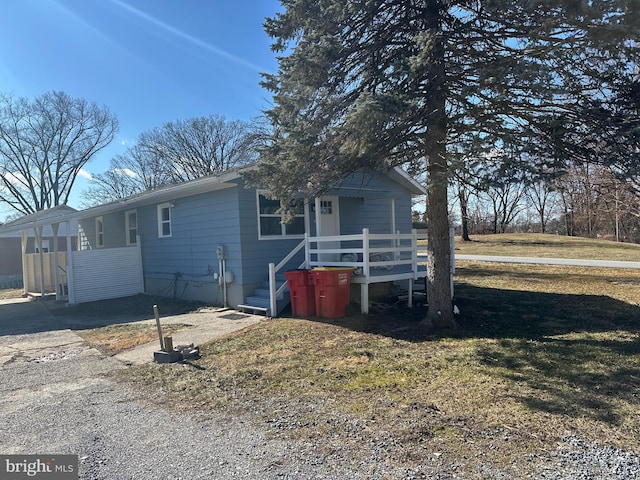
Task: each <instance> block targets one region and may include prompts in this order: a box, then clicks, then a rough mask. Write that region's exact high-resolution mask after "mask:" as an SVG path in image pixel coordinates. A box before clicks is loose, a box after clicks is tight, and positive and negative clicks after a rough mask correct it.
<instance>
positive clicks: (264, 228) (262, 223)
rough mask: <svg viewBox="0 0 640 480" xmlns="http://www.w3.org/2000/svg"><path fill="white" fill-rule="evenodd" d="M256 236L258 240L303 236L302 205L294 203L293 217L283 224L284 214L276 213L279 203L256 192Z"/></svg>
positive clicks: (301, 203)
mask: <svg viewBox="0 0 640 480" xmlns="http://www.w3.org/2000/svg"><path fill="white" fill-rule="evenodd" d="M257 195H258V236H259V238H273V237H289V236H303V235H304V233H305V228H304V225H305V217H304V203H303V202H302V201H297V202H295V203H294V205H293V207H294V217H293V220H292V221H291V222H290V223H284V214H283V213H280V212H278V210H279V209H280V202H279V201H278V200H272V199H270V198H268V197H266V196H265V195H263V194H262V193H260V192H258V194H257Z"/></svg>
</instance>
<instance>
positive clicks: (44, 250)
mask: <svg viewBox="0 0 640 480" xmlns="http://www.w3.org/2000/svg"><path fill="white" fill-rule="evenodd" d="M41 241H42V253H49V251H50V250H49V239H48V238H46V239H44V240H41ZM36 253H40V249H39V248H38V245H37V242H36Z"/></svg>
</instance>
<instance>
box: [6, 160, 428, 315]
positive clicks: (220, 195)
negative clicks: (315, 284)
mask: <svg viewBox="0 0 640 480" xmlns="http://www.w3.org/2000/svg"><path fill="white" fill-rule="evenodd" d="M249 168H250V167H249ZM424 193H425V192H424V189H423V187H422V186H421V185H419V184H418V183H417V182H415V181H414V180H413V179H412V178H410V177H409V176H408V175H407V174H406V173H405V172H404V171H403V170H401V169H399V168H395V169H390V170H389V171H387V172H380V173H358V174H354V175H352V176H349V177H347V178H345V179H343V181H341V182H340V183H339V184H336V185H334V186H333V188H331V189H330V190H329V191H327V193H326V194H325V195H323V196H320V197H317V198H304V199H299V200H297V201H295V203H294V208H295V215H294V218H293V220H292V221H291V222H289V223H284V222H283V217H282V214H281V213H279V212H278V210H279V208H280V204H279V202H278V201H274V200H271V199H269V198H268V197H267V196H265V195H264V194H263V192H262V191H261V190H260V189H257V188H252V187H247V185H246V183H245V181H244V179H243V177H242V171H239V170H235V171H227V172H225V173H222V174H219V175H216V176H209V177H204V178H200V179H197V180H193V181H190V182H185V183H181V184H177V185H172V186H168V187H165V188H161V189H157V190H153V191H148V192H144V193H141V194H139V195H135V196H132V197H129V198H125V199H122V200H119V201H116V202H111V203H106V204H104V205H99V206H96V207H92V208H89V209H86V210H81V211H66V210H60V211H58V212H56V213H57V214H56V215H48V216H45V217H42V216H37V215H36V216H35V217H32V216H30V215H29V216H26V217H23V218H21V219H19V220H17V221H15V222H12V223H11V224H8V225H4V226H0V234H1V233H3V232H9V231H20V230H22V231H23V232H24V231H26V230H29V229H32V228H34V229H36V228H41V227H42V226H43V225H45V223H46V224H47V225H51V226H53V227H54V231H57V230H58V226H59V225H60V224H65V225H67V227H66V228H65V229H64V231H65V232H69V231H70V226H71V225H76V224H77V245H76V247H77V248H75V249H74V248H71V247H70V248H69V249H68V252H66V254H65V255H62V254H61V253H63V252H60V253H59V252H57V251H55V252H42V250H40V252H41V253H40V255H52V256H53V258H54V260H53V261H54V263H56V262H58V263H57V267H58V268H56V269H54V270H55V275H56V278H55V280H54V281H53V282H52V283H54V284H55V285H57V286H58V288H56V296H58V297H61V298H63V299H67V301H68V302H69V303H70V304H75V303H82V302H89V301H93V300H99V299H105V298H117V297H122V296H127V295H134V294H137V293H143V292H146V293H149V294H156V295H163V296H168V297H176V298H182V299H189V300H199V301H203V302H206V303H209V304H214V305H220V306H225V307H230V308H235V309H239V310H245V311H252V312H261V313H265V314H267V315H270V316H277V314H278V313H279V312H280V311H281V310H282V309H283V308H284V307H285V306H286V304H287V303H288V297H289V295H288V292H287V285H286V280H285V276H284V275H283V273H284V272H285V271H287V270H293V269H298V268H309V269H311V268H314V267H318V266H324V267H351V268H353V275H352V278H351V288H352V290H353V291H352V293H353V298H354V300H355V301H356V302H358V301H359V303H360V304H361V307H362V311H363V312H367V311H368V307H369V287H370V285H372V284H387V285H389V284H391V283H393V282H406V285H407V286H408V288H409V292H411V288H412V284H413V281H414V280H416V279H418V278H420V277H424V276H425V274H426V272H425V270H424V267H421V266H419V265H418V255H417V248H418V247H417V240H418V237H417V233H416V232H415V230H412V217H411V206H412V197H414V196H417V195H424ZM43 222H44V223H43ZM76 222H77V223H76ZM67 234H68V235H70V234H69V233H67ZM23 237H24V234H23ZM67 243H68V244H69V245H70V244H71V242H67ZM63 258H64V260H61V259H63ZM422 260H424V259H422ZM41 263H42V262H41ZM27 284H28V282H25V285H27ZM25 288H26V287H25ZM25 293H27V292H25ZM42 293H44V292H42ZM411 298H412V295H409V301H411Z"/></svg>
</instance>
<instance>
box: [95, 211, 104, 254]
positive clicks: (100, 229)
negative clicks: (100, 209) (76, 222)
mask: <svg viewBox="0 0 640 480" xmlns="http://www.w3.org/2000/svg"><path fill="white" fill-rule="evenodd" d="M96 248H104V218H102V216H100V217H96Z"/></svg>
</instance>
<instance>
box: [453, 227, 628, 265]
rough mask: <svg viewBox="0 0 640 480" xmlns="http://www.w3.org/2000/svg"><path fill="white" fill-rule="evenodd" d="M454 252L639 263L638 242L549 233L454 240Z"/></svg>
mask: <svg viewBox="0 0 640 480" xmlns="http://www.w3.org/2000/svg"><path fill="white" fill-rule="evenodd" d="M455 249H456V253H460V254H467V255H507V256H516V257H520V256H528V257H551V258H580V259H591V260H626V261H637V262H640V245H637V244H633V243H617V242H613V241H605V240H597V239H590V238H582V237H565V236H562V235H551V234H531V233H526V234H525V233H507V234H498V235H472V236H471V242H463V241H462V239H461V238H460V237H456V239H455Z"/></svg>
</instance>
